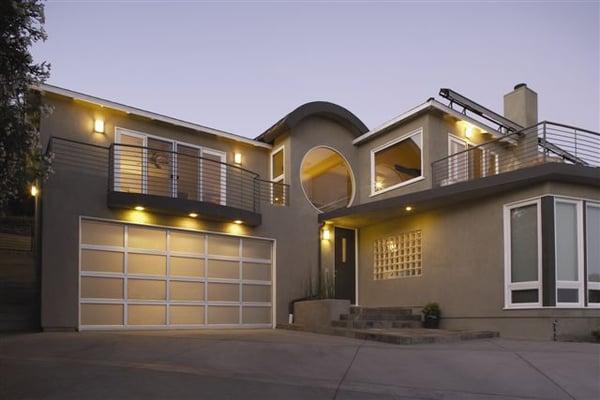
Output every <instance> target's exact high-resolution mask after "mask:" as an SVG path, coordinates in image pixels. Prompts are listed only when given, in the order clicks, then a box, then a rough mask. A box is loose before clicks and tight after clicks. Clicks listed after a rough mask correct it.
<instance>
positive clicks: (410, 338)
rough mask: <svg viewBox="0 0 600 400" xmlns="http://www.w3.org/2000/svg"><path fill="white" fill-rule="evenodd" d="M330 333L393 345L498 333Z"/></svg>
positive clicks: (339, 330)
mask: <svg viewBox="0 0 600 400" xmlns="http://www.w3.org/2000/svg"><path fill="white" fill-rule="evenodd" d="M331 333H332V334H333V335H336V336H344V337H348V338H353V339H360V340H372V341H376V342H384V343H393V344H404V345H410V344H428V343H429V344H430V343H451V342H458V341H462V340H473V339H491V338H495V337H498V336H499V334H498V332H493V331H447V330H443V329H422V328H408V329H393V328H392V329H349V328H332V331H331Z"/></svg>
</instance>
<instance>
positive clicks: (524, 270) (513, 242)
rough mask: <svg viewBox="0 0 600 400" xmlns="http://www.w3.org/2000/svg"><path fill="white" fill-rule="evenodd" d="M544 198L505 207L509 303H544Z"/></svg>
mask: <svg viewBox="0 0 600 400" xmlns="http://www.w3.org/2000/svg"><path fill="white" fill-rule="evenodd" d="M541 254H542V227H541V201H540V199H535V200H530V201H525V202H521V203H514V204H511V205H509V206H505V207H504V263H505V269H504V276H505V283H506V285H505V286H506V291H505V306H506V307H507V308H530V307H540V306H541V305H542V279H541V277H542V260H541Z"/></svg>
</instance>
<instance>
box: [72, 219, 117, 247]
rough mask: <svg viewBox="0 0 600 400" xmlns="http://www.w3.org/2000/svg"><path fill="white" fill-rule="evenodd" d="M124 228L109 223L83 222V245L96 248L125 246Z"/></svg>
mask: <svg viewBox="0 0 600 400" xmlns="http://www.w3.org/2000/svg"><path fill="white" fill-rule="evenodd" d="M123 237H124V235H123V226H122V225H117V224H111V223H108V222H99V221H88V220H84V221H82V222H81V243H83V244H91V245H96V246H118V247H122V246H123Z"/></svg>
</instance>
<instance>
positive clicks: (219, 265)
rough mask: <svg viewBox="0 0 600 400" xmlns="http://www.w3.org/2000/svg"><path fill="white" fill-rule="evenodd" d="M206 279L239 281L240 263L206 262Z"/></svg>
mask: <svg viewBox="0 0 600 400" xmlns="http://www.w3.org/2000/svg"><path fill="white" fill-rule="evenodd" d="M208 277H209V278H225V279H239V277H240V263H239V262H238V261H222V260H208Z"/></svg>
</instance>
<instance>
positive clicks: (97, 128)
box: [94, 118, 104, 133]
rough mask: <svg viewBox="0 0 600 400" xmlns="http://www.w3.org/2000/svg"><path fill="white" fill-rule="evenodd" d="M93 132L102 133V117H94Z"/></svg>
mask: <svg viewBox="0 0 600 400" xmlns="http://www.w3.org/2000/svg"><path fill="white" fill-rule="evenodd" d="M94 132H96V133H104V120H103V119H100V118H96V119H95V120H94Z"/></svg>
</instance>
